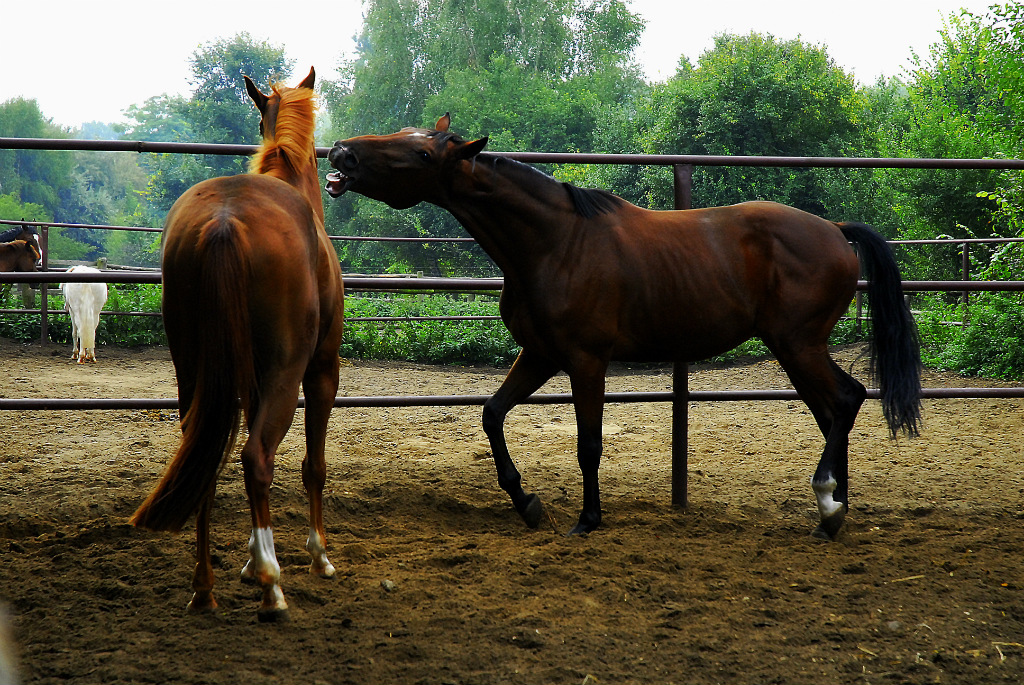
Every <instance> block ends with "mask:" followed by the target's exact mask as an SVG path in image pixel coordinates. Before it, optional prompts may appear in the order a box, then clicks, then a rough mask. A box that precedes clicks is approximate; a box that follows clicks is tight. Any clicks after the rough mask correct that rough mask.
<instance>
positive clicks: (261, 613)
mask: <svg viewBox="0 0 1024 685" xmlns="http://www.w3.org/2000/svg"><path fill="white" fill-rule="evenodd" d="M256 618H257V619H259V622H260V623H287V622H288V621H289V620H290V619H291V615H290V614H289V613H288V609H278V608H276V607H268V608H264V607H260V608H259V609H257V610H256Z"/></svg>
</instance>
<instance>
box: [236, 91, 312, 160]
mask: <svg viewBox="0 0 1024 685" xmlns="http://www.w3.org/2000/svg"><path fill="white" fill-rule="evenodd" d="M272 88H273V89H274V94H275V95H277V96H278V97H279V98H280V102H279V103H278V108H277V121H276V122H275V123H274V132H273V134H272V135H271V134H270V133H269V132H268V131H267V126H266V125H264V127H263V128H264V136H265V137H264V138H263V143H262V144H261V145H260V147H259V150H257V151H256V154H255V155H254V156H253V158H252V161H251V162H249V173H252V174H267V175H270V176H275V177H277V178H286V177H288V176H291V175H292V174H295V173H298V172H301V171H302V170H303V169H305V168H306V166H308V165H309V164H310V163H314V164H315V162H312V161H311V160H315V156H314V153H313V152H312V150H313V148H314V141H313V133H314V129H315V121H314V113H315V111H316V103H315V101H314V96H315V94H314V92H313V90H312V89H310V88H285V87H282V86H280V85H278V84H275V85H273V86H272Z"/></svg>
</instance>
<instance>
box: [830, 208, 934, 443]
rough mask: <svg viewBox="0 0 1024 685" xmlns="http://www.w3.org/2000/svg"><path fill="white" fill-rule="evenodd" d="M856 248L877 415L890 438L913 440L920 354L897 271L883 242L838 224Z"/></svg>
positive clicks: (858, 227)
mask: <svg viewBox="0 0 1024 685" xmlns="http://www.w3.org/2000/svg"><path fill="white" fill-rule="evenodd" d="M838 226H839V229H840V230H841V231H842V232H843V235H845V236H846V239H847V240H849V241H851V242H854V243H857V246H858V253H859V255H860V262H861V264H862V265H863V268H864V275H865V276H866V277H867V279H868V281H869V282H868V300H869V302H868V303H869V306H870V308H871V326H872V328H873V334H872V338H871V374H872V376H873V377H874V378H875V379H876V381H877V382H878V387H879V390H880V391H881V395H882V414H883V415H884V416H885V421H886V423H888V424H889V432H890V434H891V435H892V437H894V438H895V437H896V434H897V433H898V432H899V431H900V430H902V431H903V432H904V433H906V434H907V435H911V436H914V435H917V434H918V423H919V422H920V420H921V349H920V344H919V342H918V338H917V325H916V324H915V323H914V317H913V315H912V314H911V313H910V309H909V307H907V304H906V302H905V301H904V300H903V288H902V285H901V280H902V279H901V278H900V271H899V268H898V267H897V266H896V259H895V258H894V257H893V255H892V251H891V250H890V249H889V246H888V245H887V244H886V242H885V239H884V238H882V236H880V235H879V234H878V233H877V232H876V231H875V229H873V228H871V227H870V226H867V225H865V224H857V223H842V224H838Z"/></svg>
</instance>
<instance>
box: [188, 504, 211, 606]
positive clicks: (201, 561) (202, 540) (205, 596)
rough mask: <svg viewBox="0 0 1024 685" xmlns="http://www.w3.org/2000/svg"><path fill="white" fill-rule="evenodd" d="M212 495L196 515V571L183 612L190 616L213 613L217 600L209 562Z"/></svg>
mask: <svg viewBox="0 0 1024 685" xmlns="http://www.w3.org/2000/svg"><path fill="white" fill-rule="evenodd" d="M213 494H214V491H212V490H211V491H210V496H209V497H207V498H206V499H205V500H203V503H202V504H201V505H200V506H199V511H198V512H197V514H196V570H195V572H194V573H193V574H192V591H193V593H194V594H193V595H192V599H191V600H190V601H189V603H188V606H187V607H185V610H186V611H187V612H188V613H190V614H201V613H204V612H209V611H214V610H215V609H216V608H217V600H215V599H214V598H213V581H214V578H213V564H212V563H211V562H210V510H211V509H212V508H213Z"/></svg>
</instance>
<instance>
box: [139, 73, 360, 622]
mask: <svg viewBox="0 0 1024 685" xmlns="http://www.w3.org/2000/svg"><path fill="white" fill-rule="evenodd" d="M314 78H315V75H314V72H313V70H312V69H310V71H309V76H307V77H306V78H305V79H304V80H303V81H302V82H301V83H300V84H299V86H298V87H297V88H286V87H284V86H279V85H276V86H274V88H273V92H272V93H271V94H270V95H264V94H263V93H262V92H260V90H259V89H258V88H257V87H256V86H255V85H254V84H253V82H252V81H251V80H249V79H248V78H247V77H246V79H245V86H246V90H247V92H248V93H249V97H250V98H252V100H253V102H254V103H255V104H256V107H257V108H258V109H259V111H260V115H261V117H262V120H261V124H260V131H261V133H262V134H263V144H262V145H261V146H260V149H259V151H258V152H257V154H256V155H255V157H254V158H253V160H252V163H251V165H250V171H251V173H249V174H242V175H239V176H230V177H222V178H214V179H211V180H208V181H203V182H202V183H198V184H196V185H195V186H193V187H192V188H191V189H189V190H187V191H186V192H185V193H184V194H183V195H182V196H181V197H180V198H178V200H177V202H175V203H174V206H173V207H171V210H170V212H169V213H168V215H167V220H166V222H165V224H164V232H163V264H162V266H163V315H164V327H165V328H166V330H167V340H168V344H169V346H170V350H171V358H172V360H173V362H174V370H175V374H176V376H177V379H178V400H179V403H180V414H181V429H182V441H181V445H180V447H179V448H178V452H177V453H176V454H175V455H174V458H173V459H172V460H171V463H170V465H169V466H168V467H167V471H166V473H165V474H164V476H163V479H162V480H161V481H160V483H159V484H158V485H157V486H156V489H155V490H154V491H153V493H152V494H151V495H150V496H149V498H148V499H147V500H146V501H145V502H144V503H143V504H142V506H140V507H139V509H138V511H136V512H135V515H134V516H133V518H132V522H133V523H134V524H135V525H137V526H142V527H145V528H150V529H153V530H171V531H176V530H180V529H181V528H182V526H184V524H185V523H186V522H187V520H188V518H189V517H190V516H191V515H192V514H193V513H197V517H196V537H197V558H198V561H197V563H196V570H195V575H194V576H193V581H192V587H193V589H194V590H195V595H194V596H193V598H192V601H191V602H190V603H189V610H190V611H205V610H212V609H213V608H215V607H216V606H217V603H216V601H215V600H214V598H213V582H214V578H213V568H212V566H211V564H210V550H209V525H210V509H211V507H212V505H213V500H214V490H215V489H216V483H217V474H218V473H219V471H220V467H221V464H222V463H223V461H224V459H225V458H226V457H227V455H228V454H229V453H230V452H231V448H232V446H233V444H234V442H235V438H236V436H237V432H238V423H239V415H240V413H241V415H243V416H244V419H245V422H246V427H247V428H248V438H247V439H246V441H245V444H244V446H243V447H242V455H241V458H242V464H243V468H244V474H245V491H246V495H247V496H248V499H249V508H250V512H251V515H252V528H253V530H252V537H251V538H250V539H249V561H248V563H247V564H246V565H245V568H244V569H242V577H243V579H247V580H252V581H255V582H257V583H259V585H260V586H261V588H262V590H263V601H262V604H261V606H260V608H259V614H258V615H259V617H260V619H262V620H274V619H277V618H281V617H283V616H284V615H285V614H286V612H287V604H286V602H285V599H284V594H283V593H282V591H281V588H280V587H279V580H280V566H279V564H278V561H277V557H276V554H275V551H274V539H273V533H272V532H271V525H270V524H271V519H270V487H271V483H272V481H273V476H274V456H275V453H276V451H277V447H278V445H279V444H280V443H281V440H282V439H283V438H284V436H285V434H286V433H287V432H288V428H289V427H290V426H291V423H292V418H293V417H294V415H295V408H296V403H297V400H298V395H299V384H300V383H301V384H302V388H303V391H304V393H305V398H306V409H305V429H306V456H305V458H304V460H303V462H302V483H303V485H304V486H305V488H306V492H307V493H308V495H309V518H310V522H309V525H310V531H309V540H308V542H307V543H306V549H307V550H308V551H309V553H310V555H311V556H312V564H311V566H310V573H315V574H318V575H321V576H324V577H329V576H332V575H334V567H333V566H332V565H331V563H330V561H328V559H327V553H326V536H325V533H324V524H323V506H322V496H323V488H324V482H325V477H326V467H325V463H324V443H325V440H326V431H327V421H328V419H329V418H330V412H331V409H332V408H333V406H334V398H335V395H336V393H337V391H338V367H339V357H338V348H339V346H340V344H341V334H342V314H343V291H342V281H341V271H340V268H339V265H338V258H337V255H336V253H335V251H334V248H333V247H332V246H331V244H330V240H329V239H328V237H327V233H326V231H325V230H324V221H323V219H324V210H323V200H322V196H321V194H320V180H319V175H318V173H317V168H316V149H315V147H314V143H313V132H314V102H313V98H314V93H313V82H314Z"/></svg>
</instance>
